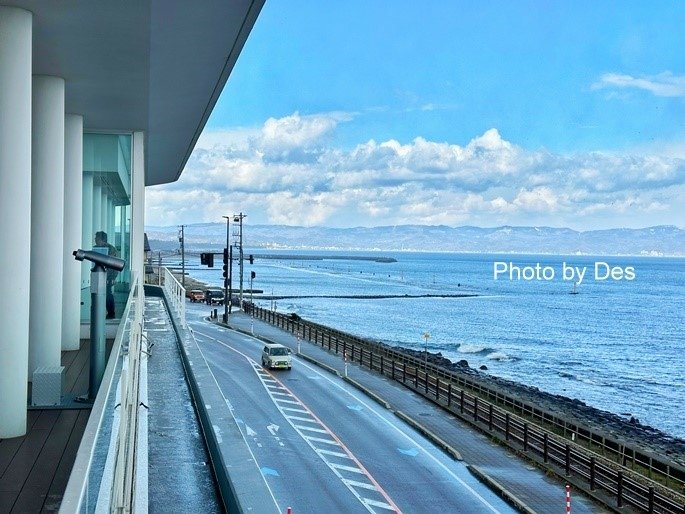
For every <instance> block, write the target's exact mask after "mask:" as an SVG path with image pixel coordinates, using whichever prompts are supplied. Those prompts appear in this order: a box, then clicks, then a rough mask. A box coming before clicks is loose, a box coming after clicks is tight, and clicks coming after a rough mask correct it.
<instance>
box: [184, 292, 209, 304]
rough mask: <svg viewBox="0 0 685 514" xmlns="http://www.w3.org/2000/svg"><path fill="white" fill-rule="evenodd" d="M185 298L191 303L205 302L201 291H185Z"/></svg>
mask: <svg viewBox="0 0 685 514" xmlns="http://www.w3.org/2000/svg"><path fill="white" fill-rule="evenodd" d="M186 296H187V297H188V298H189V299H190V301H191V302H204V301H205V293H204V292H203V291H202V290H201V289H191V290H189V291H186Z"/></svg>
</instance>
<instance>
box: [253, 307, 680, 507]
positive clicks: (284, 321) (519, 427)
mask: <svg viewBox="0 0 685 514" xmlns="http://www.w3.org/2000/svg"><path fill="white" fill-rule="evenodd" d="M245 311H246V312H248V313H253V314H254V316H255V317H257V318H258V319H261V320H263V321H266V322H268V323H271V324H273V325H275V326H277V327H279V328H282V329H283V330H286V331H288V332H291V333H292V334H293V335H296V336H299V337H301V338H302V339H304V340H308V341H310V342H312V343H314V344H317V345H320V346H321V347H322V348H324V349H328V350H329V351H331V352H335V353H337V354H343V355H344V356H345V357H346V358H347V359H349V360H350V361H351V362H357V363H359V364H361V365H363V366H366V367H368V368H370V369H372V370H374V371H377V372H379V373H381V374H383V375H385V376H388V377H390V378H392V379H393V380H396V381H398V382H401V383H402V384H404V385H406V386H408V387H410V388H412V389H413V390H415V391H416V392H418V393H420V394H422V395H423V396H425V397H427V398H429V399H431V400H432V401H434V402H436V403H438V404H440V405H442V406H443V407H446V408H447V409H449V410H450V411H451V412H453V413H455V414H456V415H458V416H459V417H460V418H462V419H464V420H466V421H469V422H470V423H472V424H474V425H476V426H478V428H479V429H481V430H483V431H485V432H487V433H489V434H491V435H492V436H493V437H496V438H497V439H499V440H501V441H502V442H503V443H505V444H507V445H509V446H511V447H512V448H514V449H516V450H518V451H520V452H523V454H525V455H526V456H527V457H529V458H531V459H532V460H535V461H537V462H538V463H540V464H541V465H543V466H545V467H547V468H548V469H552V470H554V471H555V472H557V473H559V474H560V475H562V476H566V477H569V478H570V477H574V478H575V479H577V480H576V482H580V483H581V484H582V486H583V488H584V489H585V490H586V491H588V492H589V493H590V494H593V495H596V496H597V494H596V493H603V496H604V497H607V496H608V497H610V498H613V500H612V503H613V506H616V507H622V506H628V505H629V506H632V507H635V508H637V509H639V510H642V511H645V512H650V513H652V512H654V513H665V514H685V497H684V496H683V493H685V483H684V482H683V480H684V479H685V470H683V469H682V468H680V467H679V466H677V465H675V464H674V463H670V462H665V461H663V460H662V459H659V458H657V457H655V456H653V455H649V454H648V453H646V452H644V451H641V450H639V449H637V448H634V447H629V446H627V445H625V444H621V443H619V442H618V441H614V440H612V439H610V438H607V437H606V436H605V435H602V434H598V433H596V432H594V431H592V430H590V429H588V428H586V427H582V426H580V425H579V424H577V423H574V422H569V421H567V420H564V419H562V418H560V417H558V416H555V415H553V414H550V413H548V412H545V411H543V410H541V409H540V408H538V407H535V406H533V405H530V404H528V403H525V402H523V401H521V400H519V399H516V398H513V397H511V396H508V395H506V394H504V393H502V392H501V391H498V390H495V389H493V388H489V387H486V386H484V385H483V384H481V383H480V382H478V381H476V380H473V379H472V378H469V377H468V376H465V375H462V374H459V373H456V372H454V371H451V370H447V369H445V368H442V367H439V366H435V365H433V364H431V363H428V362H426V361H424V359H418V358H415V357H413V356H410V355H407V354H406V353H403V352H400V351H398V350H394V349H392V348H389V347H387V346H385V345H380V344H378V343H374V342H371V341H367V340H364V339H361V338H358V337H356V336H353V335H350V334H346V333H345V332H341V331H338V330H335V329H331V328H329V327H325V326H323V325H319V324H316V323H312V322H310V321H305V320H302V319H299V318H294V317H292V316H288V315H284V314H281V313H277V312H274V311H269V310H266V309H262V308H260V307H257V306H254V305H252V304H250V303H247V302H246V303H245ZM640 468H642V469H640Z"/></svg>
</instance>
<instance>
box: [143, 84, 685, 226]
mask: <svg viewBox="0 0 685 514" xmlns="http://www.w3.org/2000/svg"><path fill="white" fill-rule="evenodd" d="M612 80H613V79H612ZM673 87H675V86H673ZM655 94H656V93H655ZM354 116H355V114H354V113H340V112H335V113H323V114H318V115H309V116H304V115H300V114H298V113H294V114H292V115H290V116H286V117H283V118H278V119H276V118H271V119H269V120H267V121H266V122H265V123H264V124H263V126H262V127H259V128H256V129H255V128H251V129H231V130H226V131H218V132H209V133H206V134H203V136H202V138H201V139H200V141H199V142H198V146H197V147H196V149H195V151H194V153H193V155H192V156H191V158H190V160H189V161H188V164H187V166H186V169H185V171H184V173H183V174H182V176H181V179H180V180H179V181H178V182H175V183H173V184H168V185H165V186H156V187H152V188H148V191H147V196H146V203H147V223H148V224H150V225H172V224H178V223H194V222H205V221H220V220H221V216H222V215H224V214H231V213H233V212H238V211H242V212H246V213H248V216H249V218H248V220H249V221H250V222H251V223H277V224H288V225H305V226H312V225H327V226H338V227H348V226H376V225H395V224H446V225H463V224H473V225H485V226H493V225H500V224H512V225H513V224H522V225H542V224H544V225H557V226H559V225H563V226H570V227H573V228H580V229H590V228H603V227H609V226H645V225H648V224H676V225H683V219H685V218H684V217H683V216H684V212H683V208H682V207H681V203H682V202H681V201H680V200H679V199H680V198H682V196H683V193H685V159H683V158H681V157H677V156H674V155H672V154H671V155H668V156H667V155H659V154H656V153H652V154H640V155H627V154H616V153H608V152H590V153H578V154H573V155H561V154H554V153H550V152H548V151H545V150H534V151H531V150H526V149H524V148H521V147H519V146H517V145H516V144H514V143H512V142H510V141H507V140H505V139H504V138H503V137H502V136H501V135H500V133H499V132H498V130H497V129H495V128H492V129H489V130H487V131H486V132H485V133H483V134H481V135H477V136H475V137H474V138H473V139H471V141H469V142H468V143H466V144H465V145H463V146H460V145H457V144H451V143H447V142H435V141H428V140H426V139H424V138H421V137H418V138H416V139H414V140H413V141H411V142H408V143H405V144H402V143H400V142H398V141H395V140H388V141H382V142H377V141H374V140H370V141H366V142H364V143H360V144H358V145H356V146H355V147H353V148H349V149H342V148H337V147H335V145H334V144H333V136H334V134H335V131H336V128H337V127H338V126H339V124H341V123H346V122H348V121H350V120H351V119H353V118H354Z"/></svg>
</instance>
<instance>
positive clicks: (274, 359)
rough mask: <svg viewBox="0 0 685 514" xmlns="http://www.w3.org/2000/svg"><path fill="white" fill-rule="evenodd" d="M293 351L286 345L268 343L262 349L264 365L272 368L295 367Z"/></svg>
mask: <svg viewBox="0 0 685 514" xmlns="http://www.w3.org/2000/svg"><path fill="white" fill-rule="evenodd" d="M292 353H293V352H292V350H291V349H290V348H288V347H286V346H283V345H281V344H275V343H267V344H266V345H264V348H263V349H262V366H264V367H265V368H271V369H273V368H280V369H290V368H292V367H293V358H292V356H291V354H292Z"/></svg>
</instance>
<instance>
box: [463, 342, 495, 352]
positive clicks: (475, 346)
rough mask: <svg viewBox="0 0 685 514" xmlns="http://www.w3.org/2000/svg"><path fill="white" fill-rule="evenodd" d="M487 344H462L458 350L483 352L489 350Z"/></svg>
mask: <svg viewBox="0 0 685 514" xmlns="http://www.w3.org/2000/svg"><path fill="white" fill-rule="evenodd" d="M487 349H488V348H487V346H482V345H478V344H461V345H459V348H457V351H458V352H459V353H481V352H484V351H485V350H487Z"/></svg>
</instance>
